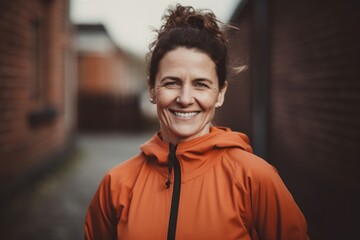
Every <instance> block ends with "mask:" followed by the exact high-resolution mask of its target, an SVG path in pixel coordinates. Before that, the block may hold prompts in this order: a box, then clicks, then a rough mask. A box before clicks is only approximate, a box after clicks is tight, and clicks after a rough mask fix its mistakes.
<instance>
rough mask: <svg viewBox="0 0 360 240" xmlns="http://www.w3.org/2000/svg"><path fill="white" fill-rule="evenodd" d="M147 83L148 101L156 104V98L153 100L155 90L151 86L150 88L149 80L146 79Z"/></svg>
mask: <svg viewBox="0 0 360 240" xmlns="http://www.w3.org/2000/svg"><path fill="white" fill-rule="evenodd" d="M147 83H148V88H149V101H150V102H151V103H154V104H155V103H156V98H155V96H156V95H155V88H154V87H153V86H151V83H150V78H149V77H148V78H147Z"/></svg>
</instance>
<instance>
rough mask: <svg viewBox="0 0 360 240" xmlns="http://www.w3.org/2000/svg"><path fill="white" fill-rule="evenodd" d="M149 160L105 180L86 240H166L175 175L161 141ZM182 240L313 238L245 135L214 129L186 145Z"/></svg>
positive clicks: (149, 150)
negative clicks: (168, 180)
mask: <svg viewBox="0 0 360 240" xmlns="http://www.w3.org/2000/svg"><path fill="white" fill-rule="evenodd" d="M141 151H142V153H141V154H139V155H137V156H135V157H134V158H132V159H130V160H128V161H126V162H124V163H122V164H120V165H119V166H117V167H115V168H113V169H112V170H110V171H109V172H108V174H106V176H105V177H104V178H103V180H102V182H101V183H100V186H99V188H98V190H97V192H96V194H95V196H94V197H93V199H92V201H91V204H90V206H89V209H88V212H87V215H86V222H85V237H86V239H99V240H100V239H101V240H105V239H106V240H107V239H134V240H141V239H146V240H151V239H156V240H161V239H166V238H167V234H168V227H169V215H170V211H171V210H170V209H171V207H172V205H174V204H173V203H172V195H173V188H174V175H176V172H172V175H171V184H170V187H169V188H166V186H165V182H166V180H167V177H168V157H169V146H168V144H167V143H166V142H163V141H162V140H161V138H160V137H159V136H158V134H156V135H155V136H154V137H153V138H152V139H150V140H149V141H148V142H147V143H145V144H144V145H142V146H141ZM176 157H177V160H178V162H179V166H180V172H181V174H180V175H181V184H179V185H180V186H179V187H181V188H180V191H179V192H180V197H179V201H178V209H176V212H177V218H176V220H175V228H176V231H175V234H176V239H177V240H181V239H184V240H185V239H186V240H188V239H197V240H199V239H206V240H210V239H217V240H219V239H240V240H245V239H264V240H265V239H284V240H298V239H301V240H303V239H308V237H307V224H306V221H305V219H304V216H303V214H302V213H301V211H300V210H299V208H298V206H297V205H296V203H295V201H294V199H293V197H292V196H291V194H290V193H289V191H288V190H287V188H286V187H285V185H284V183H283V182H282V180H281V179H280V177H279V175H278V174H277V172H276V170H275V169H274V168H273V167H272V166H271V165H269V164H268V163H267V162H265V161H264V160H262V159H260V158H259V157H257V156H255V155H253V154H252V153H251V147H250V146H249V144H248V139H247V137H246V135H244V134H241V133H236V132H232V131H231V130H230V129H227V128H217V127H211V132H210V133H209V134H206V135H204V136H201V137H198V138H196V139H193V140H190V141H188V142H183V143H179V144H178V145H177V149H176Z"/></svg>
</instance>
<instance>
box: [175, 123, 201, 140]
mask: <svg viewBox="0 0 360 240" xmlns="http://www.w3.org/2000/svg"><path fill="white" fill-rule="evenodd" d="M203 130H204V129H203V128H193V127H192V126H190V127H181V128H176V129H172V131H171V132H172V133H173V135H174V136H175V137H176V138H178V139H179V140H180V141H183V140H190V139H192V138H196V137H199V136H201V135H204V134H206V133H207V132H205V131H203Z"/></svg>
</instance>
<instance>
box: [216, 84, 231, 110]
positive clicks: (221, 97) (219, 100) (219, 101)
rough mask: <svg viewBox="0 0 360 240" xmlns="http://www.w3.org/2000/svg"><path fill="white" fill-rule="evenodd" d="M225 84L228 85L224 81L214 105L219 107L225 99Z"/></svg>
mask: <svg viewBox="0 0 360 240" xmlns="http://www.w3.org/2000/svg"><path fill="white" fill-rule="evenodd" d="M227 86H228V82H227V81H225V82H224V86H223V87H222V88H221V89H220V91H219V95H218V97H217V101H216V103H215V107H221V105H223V103H224V100H225V93H226V90H227Z"/></svg>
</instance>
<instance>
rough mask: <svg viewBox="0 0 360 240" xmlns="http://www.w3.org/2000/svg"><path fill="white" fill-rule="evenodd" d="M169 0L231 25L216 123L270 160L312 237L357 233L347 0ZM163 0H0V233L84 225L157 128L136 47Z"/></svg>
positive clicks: (352, 30)
mask: <svg viewBox="0 0 360 240" xmlns="http://www.w3.org/2000/svg"><path fill="white" fill-rule="evenodd" d="M178 2H179V3H182V4H184V5H187V4H190V5H193V6H194V7H196V8H209V9H212V10H213V11H214V12H215V14H216V15H217V16H218V17H219V18H220V19H221V20H222V21H223V22H225V23H231V24H232V25H233V26H235V27H237V28H238V29H233V28H230V29H228V30H227V32H228V36H229V38H230V43H229V44H230V71H229V79H228V80H229V88H228V92H227V96H226V100H225V104H224V106H223V107H222V108H221V109H220V110H218V112H217V115H216V119H215V124H217V125H224V126H228V127H230V128H232V129H233V130H236V131H241V132H244V133H246V134H248V135H249V137H250V140H251V144H252V145H253V147H254V150H255V153H256V154H257V155H259V156H261V157H263V158H264V159H265V160H266V161H268V162H270V163H271V164H272V165H274V166H275V167H276V168H277V169H278V171H279V174H280V176H281V177H282V178H283V180H284V182H285V184H286V185H287V187H288V188H289V190H290V192H291V193H292V194H293V196H294V198H295V200H296V202H297V203H298V205H299V207H300V208H301V210H302V211H303V213H304V215H305V217H306V219H307V221H308V225H309V234H310V237H311V239H321V240H322V239H324V240H328V239H356V238H357V236H358V231H357V227H358V225H359V224H360V220H359V219H360V215H359V214H360V211H359V202H360V201H359V200H360V199H359V197H358V195H359V190H360V189H359V186H360V184H359V183H360V181H359V180H360V174H359V173H358V170H359V167H360V163H359V162H360V158H359V155H358V150H359V149H360V67H359V63H360V61H359V56H360V44H359V43H360V28H359V25H360V14H359V12H360V11H359V10H360V2H359V1H357V0H347V1H335V0H328V1H304V0H302V1H300V0H293V1H286V0H273V1H266V0H226V1H225V0H222V1H215V0H213V1H178ZM175 3H176V2H174V1H160V0H159V1H140V0H137V1H136V0H134V1H123V0H102V1H100V0H12V1H8V0H0V233H1V236H2V237H1V238H2V239H54V240H55V239H82V238H83V220H84V217H85V212H86V209H87V206H88V204H89V201H90V199H91V197H92V195H93V194H94V192H95V190H96V188H97V185H98V183H99V181H100V179H101V178H102V176H103V174H105V172H106V171H107V170H108V169H110V168H111V167H113V166H114V165H116V164H119V163H120V162H121V161H123V160H126V159H127V158H129V157H131V156H133V155H134V154H136V153H138V152H139V150H138V149H139V145H140V144H141V143H143V142H145V141H146V140H147V139H148V138H149V137H150V136H151V135H152V134H153V133H154V132H155V131H156V130H157V128H158V125H157V119H156V116H155V113H154V106H153V105H151V104H149V102H148V95H147V84H146V75H147V70H146V61H145V55H146V53H147V50H148V49H147V45H148V44H149V43H150V42H151V40H152V39H153V37H154V33H153V32H152V31H151V27H159V26H160V24H161V22H160V19H161V16H162V14H163V12H164V9H165V8H166V7H167V6H168V5H170V4H175Z"/></svg>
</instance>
